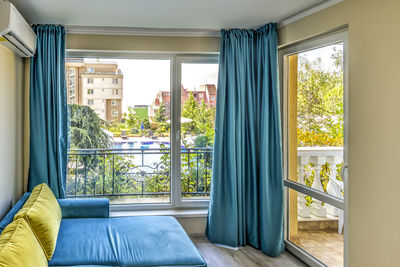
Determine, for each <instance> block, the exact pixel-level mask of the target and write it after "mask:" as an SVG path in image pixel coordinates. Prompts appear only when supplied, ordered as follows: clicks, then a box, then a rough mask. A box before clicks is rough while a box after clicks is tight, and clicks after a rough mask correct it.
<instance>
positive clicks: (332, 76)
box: [297, 48, 343, 146]
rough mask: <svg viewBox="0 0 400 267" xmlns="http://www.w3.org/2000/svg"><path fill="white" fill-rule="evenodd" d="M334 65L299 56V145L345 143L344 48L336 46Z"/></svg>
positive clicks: (333, 53) (336, 144) (333, 57)
mask: <svg viewBox="0 0 400 267" xmlns="http://www.w3.org/2000/svg"><path fill="white" fill-rule="evenodd" d="M331 58H332V59H333V66H332V67H331V69H328V70H327V69H326V68H324V66H323V65H322V59H321V58H317V59H316V60H314V61H312V62H310V61H309V60H308V59H307V58H306V57H304V56H303V57H302V56H300V57H299V67H298V90H297V101H298V103H297V107H298V110H297V115H298V131H297V132H298V145H299V146H342V145H343V52H342V51H341V50H338V49H336V48H334V50H333V52H332V54H331Z"/></svg>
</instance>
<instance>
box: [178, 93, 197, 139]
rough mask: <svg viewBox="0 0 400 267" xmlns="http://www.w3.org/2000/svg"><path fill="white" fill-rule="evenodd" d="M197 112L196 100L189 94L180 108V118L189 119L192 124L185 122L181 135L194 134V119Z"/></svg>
mask: <svg viewBox="0 0 400 267" xmlns="http://www.w3.org/2000/svg"><path fill="white" fill-rule="evenodd" d="M197 111H198V105H197V102H196V100H194V97H193V94H192V93H189V97H188V99H187V100H186V101H185V104H184V105H183V107H182V115H181V116H182V118H186V119H191V120H192V122H187V123H183V124H182V133H185V134H189V133H195V130H196V123H195V117H196V113H197Z"/></svg>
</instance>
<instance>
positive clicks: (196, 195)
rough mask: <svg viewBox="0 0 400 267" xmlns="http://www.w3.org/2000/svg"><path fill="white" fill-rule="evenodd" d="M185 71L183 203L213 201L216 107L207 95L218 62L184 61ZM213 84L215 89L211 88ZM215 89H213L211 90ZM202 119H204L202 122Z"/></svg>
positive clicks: (214, 80) (182, 73)
mask: <svg viewBox="0 0 400 267" xmlns="http://www.w3.org/2000/svg"><path fill="white" fill-rule="evenodd" d="M180 69H181V79H182V80H181V85H182V87H181V95H184V97H183V99H184V100H183V101H181V135H182V137H181V138H182V144H183V146H184V148H183V149H182V150H181V159H182V160H181V198H182V201H183V202H185V201H190V200H205V199H208V198H209V192H210V186H211V176H212V173H211V172H212V150H213V144H214V124H215V111H216V109H215V104H212V103H210V104H206V103H205V101H204V99H203V97H204V93H194V92H195V91H205V90H215V92H216V90H217V89H216V88H217V87H216V85H217V79H218V63H212V61H211V62H209V61H205V62H202V61H200V60H197V59H193V60H187V61H185V60H184V59H183V61H182V63H181V64H180ZM209 83H212V86H211V85H210V86H209ZM211 87H212V88H211ZM198 118H201V119H200V120H199V119H198Z"/></svg>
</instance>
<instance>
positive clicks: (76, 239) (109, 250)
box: [0, 193, 207, 266]
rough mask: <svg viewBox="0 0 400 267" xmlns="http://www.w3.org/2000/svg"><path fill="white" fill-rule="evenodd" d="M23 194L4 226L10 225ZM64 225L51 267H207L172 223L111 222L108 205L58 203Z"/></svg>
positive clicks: (158, 219)
mask: <svg viewBox="0 0 400 267" xmlns="http://www.w3.org/2000/svg"><path fill="white" fill-rule="evenodd" d="M29 194H30V193H25V194H24V195H23V196H22V197H21V199H20V200H19V201H18V202H17V203H16V204H15V205H14V207H13V208H12V209H11V210H10V211H9V213H8V214H7V215H6V216H5V217H4V218H3V220H2V221H1V222H0V233H1V231H3V230H4V228H5V227H6V226H7V225H8V224H9V223H11V222H12V220H13V218H14V215H15V214H16V213H17V212H18V210H19V209H21V208H22V206H23V205H24V203H25V201H26V200H27V199H28V197H29ZM58 202H59V205H60V208H61V211H62V220H61V225H60V230H59V232H58V238H57V245H56V249H55V252H54V255H53V258H52V259H51V261H50V262H49V266H207V265H206V263H205V261H204V259H203V257H202V256H201V254H200V253H199V251H198V250H197V249H196V247H195V245H194V244H193V243H192V241H191V240H190V238H189V237H188V235H187V234H186V233H185V231H184V230H183V228H182V226H181V225H180V224H179V223H178V222H177V221H176V219H175V218H173V217H167V216H138V217H114V218H113V217H111V218H110V216H109V201H108V199H60V200H58Z"/></svg>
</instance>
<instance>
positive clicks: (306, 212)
mask: <svg viewBox="0 0 400 267" xmlns="http://www.w3.org/2000/svg"><path fill="white" fill-rule="evenodd" d="M309 159H310V157H303V156H299V157H298V160H297V162H298V168H299V177H298V181H299V183H300V184H303V185H305V182H304V175H305V165H307V164H308V163H309ZM297 194H298V195H297V203H298V204H297V212H298V215H299V216H300V217H303V218H309V217H310V209H309V208H308V207H307V205H306V200H305V197H306V195H304V194H302V193H300V192H298V193H297Z"/></svg>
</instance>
